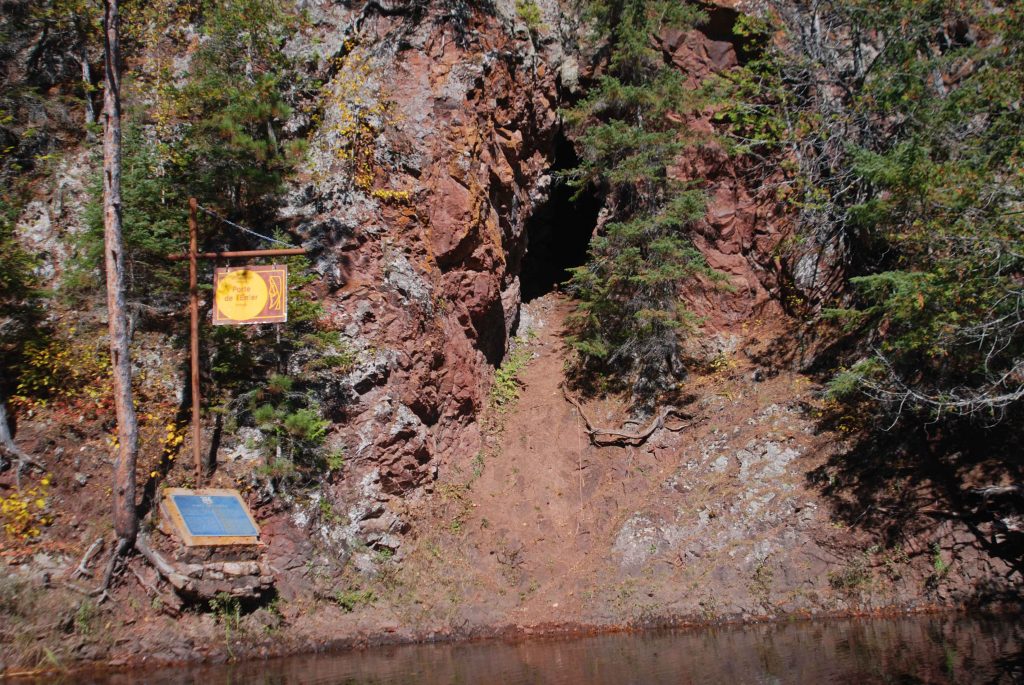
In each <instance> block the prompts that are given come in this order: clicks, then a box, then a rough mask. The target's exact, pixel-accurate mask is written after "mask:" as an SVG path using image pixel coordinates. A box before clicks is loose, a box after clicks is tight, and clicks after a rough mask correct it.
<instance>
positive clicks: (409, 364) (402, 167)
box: [294, 10, 789, 534]
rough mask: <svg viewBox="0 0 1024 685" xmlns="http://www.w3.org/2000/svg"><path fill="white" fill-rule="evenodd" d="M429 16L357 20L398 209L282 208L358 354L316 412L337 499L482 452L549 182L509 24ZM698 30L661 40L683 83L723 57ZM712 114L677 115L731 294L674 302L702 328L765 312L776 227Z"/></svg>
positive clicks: (551, 118)
mask: <svg viewBox="0 0 1024 685" xmlns="http://www.w3.org/2000/svg"><path fill="white" fill-rule="evenodd" d="M433 11H434V10H430V11H428V13H427V16H426V17H421V18H420V19H419V20H418V21H412V20H411V19H409V18H407V17H401V16H397V17H396V16H370V17H368V18H367V22H368V23H367V25H366V27H364V28H365V30H367V31H368V32H369V33H370V34H371V35H376V39H375V41H374V43H373V45H374V54H375V55H376V56H375V57H374V58H373V62H372V63H373V64H374V66H375V68H376V69H378V70H381V73H382V74H383V76H382V78H381V81H382V92H383V93H385V94H386V96H387V97H388V98H390V99H391V100H392V101H393V103H394V106H395V111H396V113H397V116H396V122H395V123H394V125H393V126H391V127H390V128H389V129H388V130H387V131H385V133H384V136H385V137H386V138H387V144H386V145H385V146H384V147H386V148H387V150H388V151H389V154H391V156H392V158H393V160H394V159H397V162H393V163H392V165H391V168H390V169H389V170H388V172H387V173H377V176H376V178H375V181H374V183H375V189H378V190H379V189H383V188H391V189H394V188H402V189H406V190H407V191H408V192H409V193H410V198H411V199H410V201H409V202H408V203H388V202H385V201H378V199H375V197H374V196H373V194H372V192H370V191H368V190H367V191H364V192H362V193H360V192H352V191H351V190H349V191H347V193H346V192H343V191H342V190H340V189H339V186H342V185H343V184H342V183H341V182H340V181H339V180H337V179H331V178H328V179H327V180H326V181H324V182H321V183H317V184H313V185H312V186H310V187H308V188H305V189H303V190H302V191H301V192H300V193H298V195H300V196H301V197H302V198H303V202H301V203H299V204H300V207H299V208H298V209H297V210H295V211H294V215H295V216H297V217H299V218H300V219H301V221H302V223H301V225H300V226H299V230H300V231H301V232H304V233H305V234H306V235H308V236H309V239H310V241H312V242H317V243H319V244H321V245H322V246H323V250H322V252H321V253H320V255H319V257H318V261H317V267H318V268H319V269H321V271H322V272H323V273H324V274H325V276H327V278H325V279H324V280H325V282H331V281H332V278H331V276H332V275H333V289H332V290H331V291H329V292H325V293H323V299H324V304H325V306H326V308H327V309H328V311H329V312H330V316H331V318H332V320H334V321H335V322H336V323H337V324H338V325H339V327H340V328H341V329H342V330H343V331H344V332H345V333H346V334H347V335H349V336H351V338H352V339H353V340H355V341H356V342H357V343H358V346H359V347H361V348H362V350H363V352H362V355H361V360H360V364H359V368H357V369H356V370H355V371H353V372H352V373H351V374H349V375H348V376H347V377H346V378H344V379H341V380H340V381H339V386H340V388H339V389H338V390H337V392H335V393H334V394H333V397H334V399H333V400H332V401H333V402H334V403H335V405H334V406H332V407H331V409H332V411H333V412H334V414H335V415H336V417H337V418H338V423H337V427H336V430H337V435H338V436H340V438H339V440H340V442H341V443H342V444H343V445H344V448H345V453H346V456H347V461H348V464H349V466H348V467H347V468H346V473H345V476H344V478H343V479H341V481H339V483H338V484H337V485H336V486H335V487H334V496H335V498H336V499H337V500H338V501H339V502H341V503H345V502H348V503H355V502H360V501H367V500H369V499H377V500H382V501H385V502H386V501H389V498H398V497H399V496H408V494H409V493H411V492H412V491H415V490H416V489H417V488H420V487H423V486H425V485H428V484H429V483H430V482H431V481H432V480H433V478H434V477H435V476H436V473H437V469H438V468H439V467H444V465H445V464H446V463H449V462H450V461H455V460H457V459H459V458H464V457H466V456H469V455H472V454H474V453H476V452H478V451H479V450H480V449H481V448H482V439H481V434H480V429H479V427H478V426H477V423H476V416H477V413H478V411H479V410H480V409H481V407H482V405H483V403H484V402H485V400H486V393H487V391H488V389H489V386H490V383H491V379H492V378H493V366H494V365H496V364H498V363H499V362H500V360H501V358H502V356H503V354H504V352H505V349H506V345H507V340H508V337H509V334H510V332H511V331H512V330H513V329H514V326H515V325H516V322H517V320H518V311H519V305H520V283H519V276H518V273H517V269H518V268H519V264H521V262H522V256H523V253H524V251H525V236H524V223H525V221H526V219H527V218H528V217H529V216H530V214H531V213H532V211H533V210H534V208H535V206H536V203H537V202H538V201H540V200H543V199H544V197H545V194H546V191H545V190H544V189H546V188H547V187H549V181H550V178H548V177H547V176H546V175H547V174H549V169H550V166H551V164H552V161H553V160H552V157H553V154H554V147H555V146H554V141H555V136H556V133H557V126H558V116H557V108H558V106H559V100H558V88H559V84H558V82H557V78H556V76H555V73H556V72H557V71H558V69H557V67H558V66H559V65H557V64H548V63H546V62H545V61H544V60H543V59H542V58H541V57H539V56H537V54H536V53H535V52H534V48H533V46H532V43H531V42H530V40H529V38H528V37H527V36H526V35H524V34H518V35H517V34H515V32H514V31H511V30H510V29H509V28H508V26H507V22H508V19H507V18H506V19H504V20H503V19H502V18H501V17H500V16H494V15H489V14H487V13H485V12H483V11H478V12H477V13H476V14H475V15H474V17H473V20H472V24H471V26H470V27H469V28H470V31H469V32H468V33H467V34H463V37H464V38H465V39H464V40H463V39H462V38H460V36H459V35H458V33H457V32H456V31H455V30H454V29H453V28H452V27H451V26H450V25H449V24H448V23H446V22H442V21H436V17H433V16H431V14H430V13H431V12H433ZM723 11H726V12H728V11H729V10H723ZM503 22H506V23H505V24H503ZM719 23H720V22H719ZM710 26H712V28H713V30H711V29H705V30H704V31H689V32H685V33H681V32H675V33H669V34H666V35H665V36H664V37H663V39H662V41H661V46H662V48H663V50H664V51H665V52H666V54H667V55H668V56H669V57H670V58H671V60H672V61H673V62H674V63H675V64H676V65H678V66H679V68H680V69H681V70H683V71H684V72H685V73H686V74H687V75H688V76H690V78H691V80H692V82H693V84H694V85H696V84H698V83H699V82H700V81H701V80H702V79H704V78H706V77H708V76H709V75H711V74H714V73H718V72H720V71H722V70H725V69H729V68H732V67H733V66H735V65H736V64H737V61H738V60H737V55H736V52H735V48H734V46H733V44H732V43H731V42H730V41H729V40H724V39H722V35H725V34H723V31H722V28H721V27H720V26H718V27H717V28H715V27H714V25H710ZM716 31H717V33H716ZM725 33H727V31H726V32H725ZM388 46H390V47H388ZM384 48H388V49H387V50H385V49H384ZM711 115H712V113H711V112H702V113H699V114H696V115H693V114H691V115H688V117H689V120H688V123H689V125H690V128H691V130H692V131H694V132H695V133H697V134H698V135H701V134H702V133H703V134H704V136H705V137H704V138H703V140H701V141H699V145H698V146H697V147H696V148H694V149H691V150H689V151H688V152H687V153H686V154H684V155H683V156H682V157H681V158H680V159H679V160H678V163H677V165H676V168H675V169H674V173H675V175H676V176H677V177H678V178H680V179H682V180H694V181H696V182H698V183H700V184H701V185H703V186H704V187H705V188H706V189H707V193H708V198H709V200H708V215H707V219H706V221H704V222H702V223H701V224H700V225H699V226H698V229H697V234H696V235H695V243H696V245H697V247H698V248H699V249H700V250H701V252H702V253H703V254H704V255H705V256H706V258H707V260H708V263H709V264H710V265H711V266H712V267H714V268H715V269H718V270H719V271H721V272H722V273H724V274H725V275H726V276H727V278H728V282H729V284H730V285H731V286H732V287H731V288H730V289H729V290H724V289H722V288H719V287H716V286H714V285H713V284H711V283H703V284H698V285H697V286H696V287H691V288H689V289H688V291H687V292H686V293H684V296H685V298H686V299H687V301H689V302H690V306H691V308H692V309H693V310H694V311H695V312H696V313H698V314H700V315H703V316H705V317H707V330H708V331H709V332H711V333H714V332H716V331H726V330H728V329H730V328H732V327H735V326H737V325H739V324H740V323H741V322H743V321H744V320H747V319H750V318H752V317H756V316H763V315H765V314H768V315H771V314H772V313H775V312H777V311H778V305H777V304H776V301H775V300H774V299H773V298H772V293H773V291H776V290H777V289H778V283H779V277H778V273H779V265H778V264H777V263H776V262H775V261H774V258H773V254H774V252H775V250H776V248H777V247H778V246H779V244H780V242H781V241H782V240H783V239H784V237H785V235H786V227H787V226H788V225H789V223H788V222H787V221H786V217H785V216H784V215H782V214H781V212H780V209H779V208H778V207H777V206H776V205H775V204H774V203H773V202H770V201H768V200H766V199H765V196H764V195H763V194H761V193H759V192H758V191H759V188H756V187H750V182H749V180H747V179H746V178H745V177H744V173H743V172H744V170H743V169H742V168H740V167H739V166H738V164H737V162H736V161H735V160H734V159H731V158H730V157H729V156H728V155H727V154H726V152H725V151H724V150H723V149H722V147H721V145H720V144H718V143H717V142H716V141H715V140H714V130H713V125H712V123H711ZM379 156H380V155H379ZM395 501H396V502H397V499H396V500H395ZM357 508H358V507H357ZM360 511H362V510H360ZM364 513H365V512H364ZM360 516H362V514H360V513H357V514H355V515H352V516H350V517H349V518H350V519H351V520H352V521H353V525H357V524H358V525H357V529H356V533H357V534H358V531H359V530H362V527H360V526H364V527H365V525H369V524H368V523H367V522H366V521H364V523H363V524H359V521H360V520H361V519H360ZM363 532H365V531H363Z"/></svg>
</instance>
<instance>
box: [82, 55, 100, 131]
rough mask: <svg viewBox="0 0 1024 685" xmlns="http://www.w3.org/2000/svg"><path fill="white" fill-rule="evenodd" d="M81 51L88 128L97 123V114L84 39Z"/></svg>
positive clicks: (83, 91)
mask: <svg viewBox="0 0 1024 685" xmlns="http://www.w3.org/2000/svg"><path fill="white" fill-rule="evenodd" d="M81 49H82V54H81V55H80V56H79V58H78V59H79V61H80V62H81V63H82V94H83V97H84V98H85V125H86V126H87V127H88V126H91V125H92V124H94V123H96V114H95V113H94V112H93V110H92V74H90V73H89V50H88V48H87V46H86V43H85V38H84V37H83V38H82V48H81ZM90 135H91V134H90Z"/></svg>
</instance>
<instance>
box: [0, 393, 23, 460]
mask: <svg viewBox="0 0 1024 685" xmlns="http://www.w3.org/2000/svg"><path fill="white" fill-rule="evenodd" d="M4 452H7V453H8V454H10V455H11V456H13V457H14V458H16V459H23V458H25V453H24V452H22V451H21V450H20V449H18V446H17V445H16V444H15V443H14V436H12V435H11V428H10V424H8V423H7V407H6V405H5V404H4V396H3V393H0V458H2V457H3V456H4Z"/></svg>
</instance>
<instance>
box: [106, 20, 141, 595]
mask: <svg viewBox="0 0 1024 685" xmlns="http://www.w3.org/2000/svg"><path fill="white" fill-rule="evenodd" d="M117 1H118V0H104V3H103V53H104V90H103V119H104V121H103V245H104V255H105V259H106V269H107V318H108V319H109V321H110V362H111V364H110V365H111V369H112V371H113V381H114V409H115V411H116V413H117V456H116V457H115V459H114V490H113V498H114V502H113V504H114V530H115V532H116V533H117V537H118V548H117V550H116V551H115V553H114V557H117V556H119V555H120V554H122V553H124V552H125V551H127V550H128V549H129V548H130V547H131V546H132V545H134V544H135V536H136V534H137V533H138V527H139V524H138V518H137V516H136V512H135V460H136V456H137V454H138V442H139V426H138V422H137V420H136V417H135V407H134V405H133V404H132V367H131V357H130V355H129V339H128V337H129V336H128V316H127V310H126V307H125V278H124V269H125V265H124V261H125V259H124V239H123V236H122V234H121V54H120V52H121V49H120V40H119V35H118V34H119V31H120V18H119V17H118V11H117V9H118V8H117ZM114 557H112V559H111V561H112V562H113V559H114ZM112 565H113V563H112V564H111V566H112ZM105 582H109V570H108V579H107V581H105Z"/></svg>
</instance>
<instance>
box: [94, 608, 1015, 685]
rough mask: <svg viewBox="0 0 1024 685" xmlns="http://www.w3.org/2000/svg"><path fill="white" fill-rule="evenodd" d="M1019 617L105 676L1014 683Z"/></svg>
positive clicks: (428, 683) (338, 684)
mask: <svg viewBox="0 0 1024 685" xmlns="http://www.w3.org/2000/svg"><path fill="white" fill-rule="evenodd" d="M1022 654H1024V628H1022V626H1021V623H1020V622H1019V620H1018V617H1002V618H977V617H975V618H968V617H965V616H928V617H914V618H905V619H898V620H847V621H829V622H813V623H812V622H795V623H788V624H778V625H761V626H752V627H729V628H710V629H703V630H699V631H659V632H651V633H644V634H630V635H607V636H600V637H592V638H585V639H565V640H534V641H529V642H522V643H478V644H468V645H465V644H464V645H415V646H404V647H388V648H379V649H372V650H367V651H362V652H349V653H343V654H332V655H318V656H303V657H293V658H288V659H279V660H273V661H265V662H250V663H243V664H235V665H231V666H219V667H206V668H188V669H181V668H178V669H173V670H167V671H159V672H147V673H144V674H140V673H130V674H129V673H119V674H106V675H102V676H97V677H91V678H86V679H82V677H81V676H79V677H76V678H75V682H91V683H98V684H99V683H102V684H104V685H123V684H126V683H138V682H145V683H152V684H153V685H192V684H195V685H200V684H201V685H239V684H242V683H245V684H249V683H258V684H263V685H295V684H298V683H302V684H303V685H305V684H324V685H327V684H330V685H390V684H393V683H394V684H397V683H402V684H405V683H421V684H424V685H440V684H442V683H444V684H445V685H461V684H463V683H465V684H470V683H500V684H502V685H517V684H527V683H528V684H530V685H534V684H545V685H548V684H550V685H612V684H614V685H632V684H636V685H641V684H642V685H652V684H653V685H657V684H662V683H664V684H669V683H671V684H672V685H682V684H686V683H701V684H704V683H727V684H728V685H741V684H744V683H756V684H758V685H761V684H765V685H767V684H773V683H856V684H857V685H866V684H868V683H906V684H911V683H971V684H974V683H993V684H994V683H1007V684H1009V683H1020V682H1024V670H1022V665H1024V662H1022V657H1021V655H1022Z"/></svg>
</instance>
